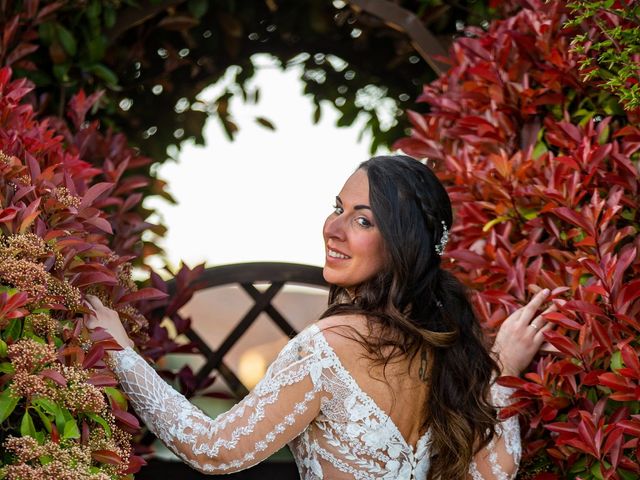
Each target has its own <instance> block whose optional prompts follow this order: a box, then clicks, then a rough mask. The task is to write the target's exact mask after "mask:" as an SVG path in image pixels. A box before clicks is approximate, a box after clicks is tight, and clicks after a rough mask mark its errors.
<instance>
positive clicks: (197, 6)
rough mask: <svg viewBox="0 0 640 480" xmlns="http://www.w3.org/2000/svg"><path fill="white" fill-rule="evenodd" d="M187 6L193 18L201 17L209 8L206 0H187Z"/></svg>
mask: <svg viewBox="0 0 640 480" xmlns="http://www.w3.org/2000/svg"><path fill="white" fill-rule="evenodd" d="M187 7H188V8H189V12H190V13H191V15H193V16H194V17H195V18H201V17H202V16H203V15H204V14H205V13H207V10H208V9H209V2H208V0H189V2H188V3H187Z"/></svg>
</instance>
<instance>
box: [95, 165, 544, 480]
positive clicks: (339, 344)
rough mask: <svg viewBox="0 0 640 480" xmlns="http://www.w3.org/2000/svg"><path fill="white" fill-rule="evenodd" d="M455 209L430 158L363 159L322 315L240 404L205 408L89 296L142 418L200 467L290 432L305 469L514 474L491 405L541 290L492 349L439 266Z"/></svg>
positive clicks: (347, 200) (350, 187) (371, 474)
mask: <svg viewBox="0 0 640 480" xmlns="http://www.w3.org/2000/svg"><path fill="white" fill-rule="evenodd" d="M451 224H452V211H451V204H450V201H449V197H448V195H447V193H446V191H445V189H444V187H443V186H442V185H441V184H440V182H439V181H438V179H437V177H436V176H435V175H434V174H433V172H432V171H431V170H430V169H429V168H428V167H426V166H425V165H424V164H422V163H421V162H419V161H417V160H415V159H413V158H410V157H406V156H402V155H396V156H385V157H374V158H372V159H370V160H368V161H366V162H364V163H362V164H361V165H360V167H359V168H358V169H357V170H356V171H355V173H354V174H353V175H351V177H349V179H348V180H347V181H346V183H345V184H344V187H343V188H342V190H341V191H340V193H339V195H338V196H337V197H336V204H335V207H334V210H333V212H332V213H331V214H330V215H329V217H328V218H327V220H326V222H325V225H324V229H323V235H324V241H325V247H326V262H325V266H324V270H323V273H324V278H325V279H326V281H327V282H328V283H329V284H331V290H330V293H329V307H328V309H327V310H326V311H325V313H324V314H323V315H322V318H321V319H320V320H318V321H317V322H316V323H314V324H313V325H311V326H309V327H308V328H306V329H305V330H304V331H302V332H301V333H300V334H298V335H297V336H296V337H295V338H293V339H292V340H290V341H289V343H288V344H287V345H286V346H285V347H284V348H283V350H282V351H281V352H280V354H279V355H278V357H277V359H276V360H275V361H274V362H273V364H272V365H271V366H270V367H269V370H268V371H267V373H266V375H265V377H264V378H263V379H262V381H261V382H260V383H259V384H258V385H257V386H256V387H255V389H254V390H253V391H252V392H251V393H250V394H249V395H247V396H246V397H245V398H244V399H243V400H242V401H241V402H240V403H238V404H237V405H235V406H234V407H233V408H232V409H231V410H229V411H228V412H226V413H225V414H222V415H220V416H219V417H217V418H216V419H215V420H212V419H210V418H209V417H207V416H206V415H204V414H203V413H202V412H201V411H199V410H198V409H197V408H196V407H195V406H193V405H192V404H190V403H189V402H188V401H187V400H186V399H185V398H184V397H182V396H181V395H180V394H179V393H178V392H176V391H175V390H174V389H173V388H171V387H170V386H169V385H167V384H166V383H164V382H163V381H162V380H161V379H160V378H159V377H158V375H157V374H156V373H155V372H154V370H153V369H152V368H151V367H150V366H149V365H148V364H147V363H146V362H145V361H144V360H143V359H142V358H141V357H140V356H139V355H138V354H137V353H135V351H134V350H133V349H132V347H133V344H132V342H131V340H130V339H129V338H128V337H127V335H126V333H125V331H124V329H123V327H122V324H121V322H120V320H119V319H118V316H117V314H116V313H115V312H114V311H113V310H110V309H108V308H106V307H104V306H103V305H102V304H101V303H100V301H99V300H98V299H97V298H95V297H91V298H90V300H89V301H90V303H91V306H92V307H93V309H94V310H95V316H92V317H90V318H89V320H88V325H89V327H90V328H96V327H102V328H104V329H106V330H107V331H108V332H109V333H110V334H111V335H113V337H114V338H115V339H116V341H117V342H118V343H119V344H120V345H121V346H122V347H123V350H120V351H117V352H111V353H110V355H111V356H112V360H113V363H114V370H115V372H116V374H117V376H118V378H119V380H120V382H121V387H122V389H123V390H124V391H125V393H126V394H127V395H128V397H129V398H130V401H131V404H132V405H133V408H134V409H135V410H136V412H137V413H138V415H139V416H140V417H141V418H142V420H143V421H144V422H145V423H146V424H147V425H148V427H149V428H150V429H151V430H152V431H153V432H154V433H155V434H156V435H157V436H158V437H159V438H160V439H161V440H163V441H164V442H165V443H166V444H167V446H168V447H169V448H170V449H171V450H173V451H174V452H175V453H176V454H177V455H178V456H179V457H180V458H182V459H183V460H184V461H185V462H187V463H188V464H189V465H191V466H192V467H194V468H196V469H198V470H200V471H202V472H205V473H210V474H223V473H229V472H234V471H238V470H242V469H245V468H248V467H250V466H252V465H254V464H256V463H258V462H260V461H262V460H264V459H266V458H267V457H269V456H270V455H271V454H272V453H274V452H275V451H277V450H278V449H280V448H281V447H282V446H283V445H284V444H289V446H290V447H291V451H292V452H293V455H294V457H295V460H296V463H297V465H298V469H299V472H300V477H301V478H303V479H321V478H330V479H374V478H375V479H379V478H383V479H440V478H443V479H444V478H455V479H461V478H471V479H474V480H478V479H496V480H498V479H500V480H502V479H508V478H513V477H515V474H516V471H517V469H518V462H519V460H520V455H521V444H520V436H519V427H518V419H517V418H516V417H511V418H509V419H507V420H505V421H502V422H500V421H498V420H497V410H496V409H499V408H500V407H504V406H505V405H507V404H508V403H509V401H510V400H509V397H510V394H511V391H510V390H509V389H507V388H505V387H501V386H498V385H497V384H496V383H494V381H495V379H496V377H497V376H499V375H518V374H520V372H521V371H522V370H524V369H525V368H526V367H527V365H528V364H529V363H530V361H531V359H532V358H533V356H534V355H535V353H536V352H537V351H538V349H539V348H540V346H541V344H542V343H543V342H544V336H543V332H544V331H546V330H547V329H549V328H551V327H552V324H550V323H547V322H546V321H545V320H544V318H543V316H542V314H539V308H540V307H541V305H542V303H543V302H544V301H545V299H546V298H547V296H548V293H549V292H548V291H547V290H542V291H540V292H539V293H537V294H536V295H535V296H534V297H533V299H532V300H531V301H530V302H529V304H528V305H526V306H525V307H522V308H520V309H519V310H516V311H515V312H514V313H513V314H511V315H510V316H509V318H507V320H505V322H504V323H503V324H502V326H501V328H500V330H499V332H498V335H497V337H496V341H495V343H494V345H493V351H491V350H490V349H489V348H488V346H487V345H486V341H485V339H484V337H483V333H482V331H481V329H480V326H479V324H478V322H477V320H476V318H475V316H474V314H473V311H472V308H471V305H470V303H469V300H468V298H467V295H466V292H465V290H464V288H463V287H462V285H461V284H460V282H458V281H457V280H456V279H455V278H454V277H453V276H452V275H451V274H450V273H448V272H446V271H444V270H442V269H441V268H440V262H441V256H442V254H443V253H444V250H445V247H446V244H447V239H448V236H449V228H450V227H451Z"/></svg>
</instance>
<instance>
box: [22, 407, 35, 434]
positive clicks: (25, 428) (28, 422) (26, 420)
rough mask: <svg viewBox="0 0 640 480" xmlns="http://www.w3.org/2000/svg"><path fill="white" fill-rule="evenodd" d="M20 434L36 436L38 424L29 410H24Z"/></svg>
mask: <svg viewBox="0 0 640 480" xmlns="http://www.w3.org/2000/svg"><path fill="white" fill-rule="evenodd" d="M20 435H22V436H23V437H26V436H27V435H28V436H30V437H33V438H36V426H35V425H34V424H33V419H32V418H31V415H29V410H27V411H26V412H24V415H23V416H22V421H21V422H20Z"/></svg>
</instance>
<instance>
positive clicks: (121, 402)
mask: <svg viewBox="0 0 640 480" xmlns="http://www.w3.org/2000/svg"><path fill="white" fill-rule="evenodd" d="M104 393H106V394H107V397H109V399H110V400H113V401H114V402H116V404H117V405H118V407H120V409H121V410H125V411H126V410H127V408H128V405H127V399H126V398H125V396H124V395H123V394H122V392H121V391H120V390H118V389H117V388H115V387H104Z"/></svg>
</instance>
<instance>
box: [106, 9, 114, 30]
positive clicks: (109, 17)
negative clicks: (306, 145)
mask: <svg viewBox="0 0 640 480" xmlns="http://www.w3.org/2000/svg"><path fill="white" fill-rule="evenodd" d="M115 24H116V11H115V9H113V8H112V7H105V9H104V26H105V27H107V28H112V27H113V26H114V25H115Z"/></svg>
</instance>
